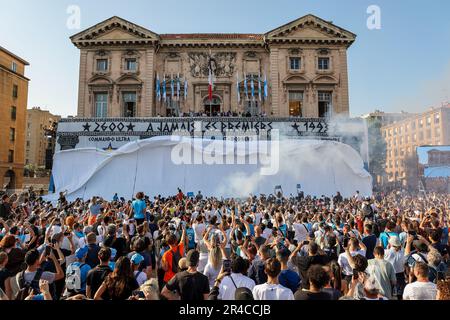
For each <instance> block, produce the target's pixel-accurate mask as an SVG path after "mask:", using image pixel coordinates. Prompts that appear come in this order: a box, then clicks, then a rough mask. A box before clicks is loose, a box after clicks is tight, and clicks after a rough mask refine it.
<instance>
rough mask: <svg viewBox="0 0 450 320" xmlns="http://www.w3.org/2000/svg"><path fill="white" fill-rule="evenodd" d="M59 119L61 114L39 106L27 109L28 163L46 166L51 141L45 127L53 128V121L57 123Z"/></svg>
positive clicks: (26, 157) (26, 158) (26, 162)
mask: <svg viewBox="0 0 450 320" xmlns="http://www.w3.org/2000/svg"><path fill="white" fill-rule="evenodd" d="M59 119H61V117H60V116H57V115H53V114H51V113H50V111H47V110H42V109H41V108H39V107H33V108H32V109H28V110H27V137H26V147H25V150H26V154H25V164H26V165H33V166H36V167H43V166H45V160H46V150H47V148H48V143H49V139H48V138H47V137H46V135H45V129H48V128H51V127H52V126H53V123H55V122H56V123H57V122H58V121H59Z"/></svg>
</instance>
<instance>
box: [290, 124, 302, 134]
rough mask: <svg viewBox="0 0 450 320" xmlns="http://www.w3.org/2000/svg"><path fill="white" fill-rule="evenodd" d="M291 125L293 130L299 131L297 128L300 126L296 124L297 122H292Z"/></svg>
mask: <svg viewBox="0 0 450 320" xmlns="http://www.w3.org/2000/svg"><path fill="white" fill-rule="evenodd" d="M291 127H292V128H294V129H295V131H297V133H300V131H299V130H298V128H300V126H299V125H298V124H297V122H296V123H294V124H293V125H292V126H291Z"/></svg>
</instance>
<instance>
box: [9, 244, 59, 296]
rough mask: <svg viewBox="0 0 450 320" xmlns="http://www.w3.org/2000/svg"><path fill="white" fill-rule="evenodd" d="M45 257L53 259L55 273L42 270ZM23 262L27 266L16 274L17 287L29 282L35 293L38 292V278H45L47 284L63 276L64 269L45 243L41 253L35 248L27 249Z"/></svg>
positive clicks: (20, 287) (22, 286)
mask: <svg viewBox="0 0 450 320" xmlns="http://www.w3.org/2000/svg"><path fill="white" fill-rule="evenodd" d="M47 248H49V249H47ZM46 259H50V260H51V261H53V263H54V265H55V266H56V273H53V272H48V271H43V270H42V264H43V263H44V262H45V260H46ZM25 263H26V265H27V268H26V269H25V270H24V271H22V272H19V273H18V274H17V275H16V281H17V285H18V287H19V289H22V288H24V286H25V284H26V283H30V287H31V288H32V289H33V290H34V292H35V294H39V293H40V289H39V280H41V279H42V280H46V281H47V282H48V283H49V284H52V283H53V282H55V281H58V280H60V279H63V278H64V271H63V269H62V268H61V265H60V264H59V261H58V259H57V258H56V256H55V254H54V253H53V250H52V248H51V246H49V245H47V247H46V249H45V250H44V252H43V254H42V255H40V254H39V252H38V250H37V249H33V250H30V251H28V252H27V254H26V255H25Z"/></svg>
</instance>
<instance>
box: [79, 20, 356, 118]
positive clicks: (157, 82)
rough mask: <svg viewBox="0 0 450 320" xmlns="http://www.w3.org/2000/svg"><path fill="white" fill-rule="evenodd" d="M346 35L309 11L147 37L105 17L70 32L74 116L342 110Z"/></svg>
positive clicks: (307, 113)
mask: <svg viewBox="0 0 450 320" xmlns="http://www.w3.org/2000/svg"><path fill="white" fill-rule="evenodd" d="M355 39H356V35H355V34H353V33H352V32H350V31H347V30H345V29H343V28H341V27H338V26H337V25H335V24H333V23H332V22H331V21H326V20H323V19H321V18H319V17H316V16H314V15H306V16H304V17H301V18H299V19H297V20H295V21H292V22H289V23H286V24H285V25H283V26H280V27H277V28H275V29H273V30H271V31H268V32H266V33H261V34H248V33H239V34H223V33H215V34H210V33H196V34H157V33H155V32H153V31H151V30H148V29H146V28H144V27H141V26H138V25H136V24H134V23H132V22H130V21H127V20H124V19H122V18H119V17H116V16H115V17H112V18H110V19H107V20H105V21H103V22H100V23H98V24H96V25H95V26H93V27H91V28H88V29H86V30H84V31H82V32H80V33H78V34H76V35H74V36H72V37H71V41H72V43H73V44H74V45H75V46H76V47H77V48H78V49H80V74H79V94H78V112H77V116H78V117H84V118H92V117H99V118H104V117H154V116H172V115H180V114H206V115H212V114H213V115H217V114H224V113H226V114H230V113H232V114H237V115H239V114H245V115H249V114H250V115H267V116H273V117H288V116H295V117H311V118H317V117H326V116H329V115H332V114H343V115H348V114H349V93H348V74H347V73H348V68H347V50H348V48H349V47H350V46H351V45H352V44H353V42H354V41H355ZM210 70H211V72H210ZM210 73H211V76H210ZM211 78H212V79H211ZM209 79H211V82H212V83H213V85H214V86H213V95H212V99H210V96H209V83H210V81H209Z"/></svg>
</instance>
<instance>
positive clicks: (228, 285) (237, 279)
mask: <svg viewBox="0 0 450 320" xmlns="http://www.w3.org/2000/svg"><path fill="white" fill-rule="evenodd" d="M230 277H233V281H234V283H233V281H232V280H231V279H230ZM235 285H236V286H235ZM242 287H245V288H248V289H250V290H253V288H254V287H255V281H253V280H252V279H250V278H249V277H247V276H244V275H242V274H240V273H232V274H231V275H230V276H227V277H225V278H223V280H222V282H221V283H220V286H219V296H218V299H219V300H235V299H234V294H235V292H236V288H242Z"/></svg>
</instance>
